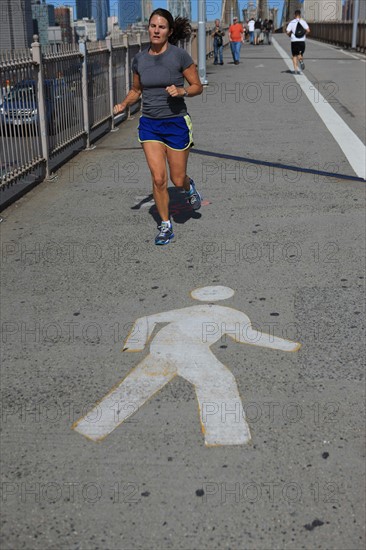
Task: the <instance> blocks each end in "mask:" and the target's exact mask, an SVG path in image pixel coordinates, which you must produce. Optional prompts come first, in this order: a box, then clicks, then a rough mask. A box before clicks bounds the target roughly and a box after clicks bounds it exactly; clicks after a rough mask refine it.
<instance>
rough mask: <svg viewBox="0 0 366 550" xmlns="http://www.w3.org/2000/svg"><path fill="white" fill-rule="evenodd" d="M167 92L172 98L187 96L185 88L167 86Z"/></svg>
mask: <svg viewBox="0 0 366 550" xmlns="http://www.w3.org/2000/svg"><path fill="white" fill-rule="evenodd" d="M165 90H166V91H167V92H168V94H169V95H170V96H171V97H183V96H184V94H185V89H184V88H177V87H176V86H175V85H174V84H173V86H167V87H166V88H165Z"/></svg>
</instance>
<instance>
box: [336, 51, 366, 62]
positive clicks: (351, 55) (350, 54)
mask: <svg viewBox="0 0 366 550" xmlns="http://www.w3.org/2000/svg"><path fill="white" fill-rule="evenodd" d="M339 51H340V52H342V53H344V55H348V57H353V59H357V60H358V61H362V59H361V58H360V57H358V56H357V55H355V54H353V53H349V52H345V51H344V50H339Z"/></svg>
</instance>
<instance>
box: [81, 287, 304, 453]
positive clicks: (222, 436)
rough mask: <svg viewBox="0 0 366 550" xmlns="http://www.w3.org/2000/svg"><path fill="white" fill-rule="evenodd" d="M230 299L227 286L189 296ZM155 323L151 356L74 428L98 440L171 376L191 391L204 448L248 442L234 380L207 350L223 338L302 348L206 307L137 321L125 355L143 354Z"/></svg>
mask: <svg viewBox="0 0 366 550" xmlns="http://www.w3.org/2000/svg"><path fill="white" fill-rule="evenodd" d="M233 294H234V291H233V290H232V289H231V288H229V287H224V286H209V287H202V288H198V289H196V290H194V291H193V292H192V293H191V296H192V298H194V299H196V300H199V301H209V302H215V301H218V300H225V299H228V298H230V297H231V296H233ZM158 323H167V324H166V326H164V327H163V328H161V329H160V330H159V331H158V332H157V334H156V335H155V337H154V339H153V340H152V341H151V343H150V352H149V354H148V355H147V356H146V357H145V358H144V359H143V360H142V361H141V362H140V363H139V364H138V365H137V366H136V367H135V368H134V369H133V370H132V371H131V372H130V373H129V374H128V375H127V376H126V378H125V379H124V380H122V382H120V383H119V384H117V386H115V387H114V388H112V390H111V391H110V392H109V393H108V394H107V395H105V396H104V397H103V398H102V399H101V401H99V402H98V403H97V404H96V406H94V408H93V409H92V410H91V411H89V412H88V414H87V415H85V416H84V417H82V418H81V419H79V420H78V421H77V422H75V424H74V425H73V426H72V427H73V429H74V430H76V431H77V432H79V433H80V434H82V435H84V436H85V437H87V438H88V439H91V440H93V441H100V440H102V439H104V438H105V437H106V436H107V435H108V434H110V433H111V432H113V430H114V429H115V428H117V426H119V425H120V424H122V422H124V421H125V420H126V419H127V418H128V417H129V416H131V415H132V414H134V413H135V412H136V411H138V410H139V409H140V407H142V406H143V405H144V404H145V403H146V401H147V400H148V399H150V398H151V397H152V396H153V395H154V394H155V393H156V392H158V391H159V390H161V389H162V388H163V387H164V386H165V385H166V384H167V383H168V382H170V381H171V380H172V379H173V378H174V377H175V376H181V377H182V378H184V379H185V380H187V381H188V382H190V383H191V384H192V385H193V386H194V388H195V391H196V396H197V401H198V406H199V411H200V421H201V427H202V432H203V433H204V436H205V444H206V445H207V446H209V447H211V446H217V445H243V444H245V443H247V442H248V441H249V440H250V431H249V426H248V424H247V422H246V420H245V412H244V408H243V405H242V401H241V397H240V394H239V390H238V386H237V383H236V380H235V378H234V376H233V374H232V373H231V372H230V370H229V369H228V368H227V367H226V366H225V365H224V364H222V363H221V362H220V361H219V360H218V359H217V357H216V356H215V355H214V354H213V353H212V351H211V349H210V348H211V346H212V345H213V344H215V343H216V342H218V341H219V340H220V339H223V340H224V341H225V339H226V337H230V338H232V339H233V340H234V341H235V342H238V343H242V344H251V345H254V346H260V347H264V348H272V349H276V350H282V351H297V350H298V349H300V344H298V343H297V342H292V341H290V340H285V339H283V338H277V337H276V336H273V335H271V334H265V333H263V332H261V331H258V330H256V329H255V328H253V327H252V324H251V322H250V319H249V317H248V316H247V315H245V313H243V312H241V311H238V310H235V309H232V308H230V307H224V306H219V305H214V304H212V303H206V304H202V305H199V306H191V307H186V308H183V309H175V310H171V311H165V312H163V313H157V314H154V315H149V316H147V317H141V318H140V319H137V321H136V322H135V323H134V326H133V328H132V331H131V333H130V334H129V336H128V337H127V339H126V342H125V346H124V348H123V351H130V352H132V351H134V352H137V351H142V350H143V349H144V348H145V346H146V345H147V343H148V342H149V340H150V337H151V335H152V334H153V332H154V329H155V327H156V325H157V324H158Z"/></svg>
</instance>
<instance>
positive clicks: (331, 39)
mask: <svg viewBox="0 0 366 550" xmlns="http://www.w3.org/2000/svg"><path fill="white" fill-rule="evenodd" d="M309 26H310V29H311V34H310V35H309V38H314V39H315V40H320V41H322V42H328V43H330V44H336V45H337V46H341V47H342V48H351V47H352V30H353V21H323V22H320V23H309ZM356 50H358V51H360V52H366V22H365V21H359V22H358V25H357V42H356Z"/></svg>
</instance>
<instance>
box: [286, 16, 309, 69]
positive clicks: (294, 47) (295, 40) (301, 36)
mask: <svg viewBox="0 0 366 550" xmlns="http://www.w3.org/2000/svg"><path fill="white" fill-rule="evenodd" d="M286 32H287V34H288V36H290V37H291V53H292V62H293V64H294V74H301V71H300V69H299V65H300V68H301V70H302V71H303V70H304V69H305V64H304V58H303V55H304V52H305V40H306V35H307V34H309V32H310V28H309V25H308V24H307V22H306V21H305V19H301V11H300V10H296V11H295V19H293V20H292V21H290V23H289V24H288V25H287V29H286Z"/></svg>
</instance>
